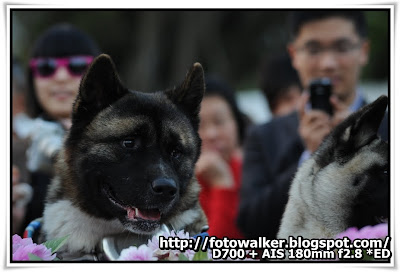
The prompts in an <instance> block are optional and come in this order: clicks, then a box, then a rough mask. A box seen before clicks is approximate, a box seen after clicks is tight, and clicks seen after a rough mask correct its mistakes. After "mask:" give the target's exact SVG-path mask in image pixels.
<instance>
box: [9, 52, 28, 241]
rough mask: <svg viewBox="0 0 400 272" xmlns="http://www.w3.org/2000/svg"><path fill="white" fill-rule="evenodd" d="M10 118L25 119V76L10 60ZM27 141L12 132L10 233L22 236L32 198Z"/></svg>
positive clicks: (18, 63) (20, 66) (14, 61)
mask: <svg viewBox="0 0 400 272" xmlns="http://www.w3.org/2000/svg"><path fill="white" fill-rule="evenodd" d="M11 92H12V117H13V118H18V117H21V116H24V117H25V118H26V102H25V96H26V75H25V73H24V69H23V68H22V65H21V62H20V61H19V60H18V59H17V58H15V57H13V59H12V85H11ZM28 144H29V143H28V141H27V139H21V138H19V137H18V136H17V134H16V133H15V130H14V124H13V134H12V188H13V189H12V231H13V233H17V234H19V235H20V236H21V235H22V232H21V230H22V220H23V219H24V217H25V207H26V204H27V203H28V202H29V201H30V199H31V197H32V187H31V186H30V184H29V183H30V181H29V178H28V171H27V169H26V156H25V152H26V149H27V148H28Z"/></svg>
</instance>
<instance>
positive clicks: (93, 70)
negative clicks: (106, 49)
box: [72, 54, 128, 122]
mask: <svg viewBox="0 0 400 272" xmlns="http://www.w3.org/2000/svg"><path fill="white" fill-rule="evenodd" d="M127 92H128V90H127V89H126V88H125V87H123V85H122V83H121V81H120V79H119V76H118V73H117V69H116V68H115V65H114V63H113V61H112V59H111V57H110V56H109V55H106V54H102V55H100V56H98V57H97V58H95V59H94V60H93V62H92V63H91V65H90V67H89V68H88V70H87V72H86V74H85V75H84V76H83V78H82V80H81V83H80V86H79V94H78V96H77V98H76V100H75V103H74V106H73V111H72V117H73V122H74V121H77V120H82V119H89V118H91V117H93V116H95V115H96V114H97V113H98V112H100V111H101V110H103V109H104V108H106V107H107V106H109V105H110V104H112V103H113V102H115V101H116V100H118V99H119V98H121V97H122V96H124V95H125V94H126V93H127Z"/></svg>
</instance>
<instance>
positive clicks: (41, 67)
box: [29, 56, 93, 78]
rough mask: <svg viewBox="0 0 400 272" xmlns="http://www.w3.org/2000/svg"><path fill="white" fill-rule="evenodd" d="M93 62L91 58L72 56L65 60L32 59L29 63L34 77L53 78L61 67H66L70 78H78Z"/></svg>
mask: <svg viewBox="0 0 400 272" xmlns="http://www.w3.org/2000/svg"><path fill="white" fill-rule="evenodd" d="M92 61H93V57H92V56H72V57H66V58H33V59H31V60H30V62H29V67H31V69H32V71H33V74H34V76H35V77H39V78H49V77H52V76H54V74H55V73H56V71H57V69H58V68H60V67H61V66H63V67H66V68H67V70H68V72H69V74H70V75H71V76H75V77H80V76H82V75H83V73H84V72H85V71H86V69H87V68H88V66H89V64H90V63H91V62H92Z"/></svg>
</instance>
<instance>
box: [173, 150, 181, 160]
mask: <svg viewBox="0 0 400 272" xmlns="http://www.w3.org/2000/svg"><path fill="white" fill-rule="evenodd" d="M171 157H172V158H174V159H179V158H180V157H181V152H179V151H178V150H176V149H173V150H172V151H171Z"/></svg>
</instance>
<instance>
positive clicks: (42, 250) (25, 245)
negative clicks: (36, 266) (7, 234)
mask: <svg viewBox="0 0 400 272" xmlns="http://www.w3.org/2000/svg"><path fill="white" fill-rule="evenodd" d="M12 242H13V256H12V259H13V260H14V261H29V253H32V254H34V255H36V256H37V257H39V258H40V259H42V260H44V261H52V260H53V259H54V258H55V257H56V254H53V255H52V254H51V249H48V248H47V247H45V246H44V245H37V244H35V243H33V241H32V239H31V238H25V239H22V238H21V237H20V236H19V235H17V234H15V235H13V237H12Z"/></svg>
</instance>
